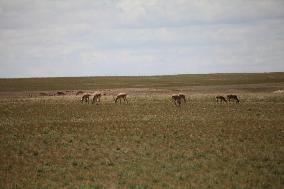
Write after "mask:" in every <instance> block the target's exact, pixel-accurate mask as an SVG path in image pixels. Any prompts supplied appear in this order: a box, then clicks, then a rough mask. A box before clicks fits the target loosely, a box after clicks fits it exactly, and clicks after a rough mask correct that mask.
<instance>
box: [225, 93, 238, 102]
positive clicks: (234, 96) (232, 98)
mask: <svg viewBox="0 0 284 189" xmlns="http://www.w3.org/2000/svg"><path fill="white" fill-rule="evenodd" d="M227 100H228V101H229V102H231V100H234V101H236V103H240V100H239V99H238V97H237V95H232V94H231V95H227Z"/></svg>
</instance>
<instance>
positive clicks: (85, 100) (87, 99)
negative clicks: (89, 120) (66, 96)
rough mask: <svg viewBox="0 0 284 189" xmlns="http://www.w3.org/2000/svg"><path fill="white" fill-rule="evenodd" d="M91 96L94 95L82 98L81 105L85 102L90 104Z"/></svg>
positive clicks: (86, 95)
mask: <svg viewBox="0 0 284 189" xmlns="http://www.w3.org/2000/svg"><path fill="white" fill-rule="evenodd" d="M90 96H92V95H90V94H85V95H83V96H82V98H81V103H84V102H88V103H89V98H90Z"/></svg>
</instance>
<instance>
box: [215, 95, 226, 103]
mask: <svg viewBox="0 0 284 189" xmlns="http://www.w3.org/2000/svg"><path fill="white" fill-rule="evenodd" d="M215 98H216V101H217V102H219V101H220V102H221V103H222V102H223V101H224V102H226V103H227V100H226V99H225V97H223V96H216V97H215Z"/></svg>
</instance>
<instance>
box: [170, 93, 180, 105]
mask: <svg viewBox="0 0 284 189" xmlns="http://www.w3.org/2000/svg"><path fill="white" fill-rule="evenodd" d="M172 101H173V102H174V103H175V105H176V106H180V105H181V96H180V95H179V94H173V95H172Z"/></svg>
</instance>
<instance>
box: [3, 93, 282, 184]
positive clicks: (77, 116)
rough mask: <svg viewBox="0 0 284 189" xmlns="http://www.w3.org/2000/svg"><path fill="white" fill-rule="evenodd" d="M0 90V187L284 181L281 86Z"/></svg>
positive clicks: (271, 182) (273, 182)
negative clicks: (78, 93) (183, 91)
mask: <svg viewBox="0 0 284 189" xmlns="http://www.w3.org/2000/svg"><path fill="white" fill-rule="evenodd" d="M130 97H131V98H130V103H129V104H121V105H119V104H114V103H113V101H112V97H104V98H103V99H102V101H103V102H102V103H101V104H99V105H94V104H93V105H92V104H80V102H79V97H72V96H71V97H38V98H26V97H18V98H4V97H2V98H0V120H1V121H0V137H1V141H0V150H1V151H0V162H1V163H0V188H137V189H138V188H218V189H220V188H226V189H227V188H265V189H268V188H279V189H280V188H281V187H283V184H284V162H283V157H284V147H283V146H284V128H283V122H284V117H283V112H284V103H283V102H284V96H283V95H282V94H272V93H271V94H270V93H269V94H268V93H253V94H251V93H243V94H241V104H229V105H225V104H217V103H216V102H215V99H214V96H212V95H208V94H196V95H192V96H191V97H190V100H189V102H188V103H187V104H186V105H183V106H182V107H181V108H177V107H174V106H173V104H172V103H171V102H170V101H169V98H168V96H164V95H156V96H152V97H151V96H134V95H132V96H130Z"/></svg>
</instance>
